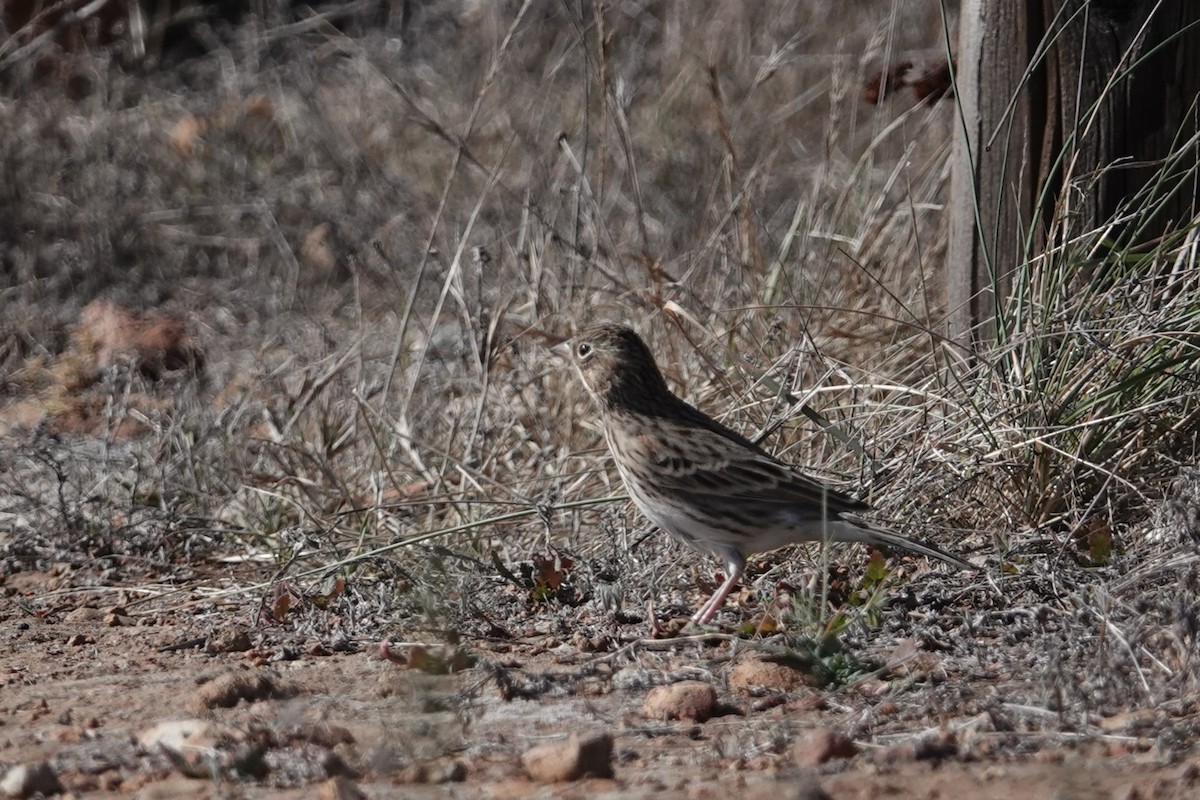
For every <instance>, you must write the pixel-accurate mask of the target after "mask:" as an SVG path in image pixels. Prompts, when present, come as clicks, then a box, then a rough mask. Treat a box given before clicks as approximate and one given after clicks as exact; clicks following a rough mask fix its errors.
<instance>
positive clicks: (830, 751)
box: [792, 728, 858, 767]
mask: <svg viewBox="0 0 1200 800" xmlns="http://www.w3.org/2000/svg"><path fill="white" fill-rule="evenodd" d="M857 753H858V746H857V745H855V744H854V742H852V741H851V740H850V739H848V738H846V737H845V736H843V735H842V734H840V733H837V732H836V731H831V730H829V729H828V728H814V729H813V730H811V731H809V732H808V733H806V734H804V735H803V736H801V737H800V738H799V739H797V740H796V744H795V745H793V747H792V760H793V761H794V762H795V764H796V766H798V767H815V766H817V765H819V764H824V763H825V762H827V761H832V760H833V759H835V758H850V757H851V756H854V755H855V754H857Z"/></svg>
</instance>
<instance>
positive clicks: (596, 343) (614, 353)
mask: <svg viewBox="0 0 1200 800" xmlns="http://www.w3.org/2000/svg"><path fill="white" fill-rule="evenodd" d="M554 352H555V353H556V354H558V355H560V356H562V357H564V358H566V359H567V360H569V361H570V362H571V363H572V364H573V365H574V366H575V371H576V372H578V373H579V378H580V380H582V381H583V385H584V387H585V388H586V389H587V391H588V394H590V395H591V396H592V399H593V400H595V401H596V403H597V404H598V405H599V406H600V407H601V408H602V409H604V410H612V409H615V408H626V409H634V408H636V409H641V408H644V407H645V406H646V405H647V404H657V403H659V402H661V401H662V400H663V395H666V396H667V397H670V396H671V395H670V390H669V389H667V384H666V381H664V380H663V377H662V373H661V372H659V371H658V366H657V365H656V364H655V363H654V356H653V355H651V353H650V348H649V347H647V346H646V343H645V342H643V341H642V339H641V337H640V336H638V335H637V334H636V333H634V332H633V331H632V330H631V329H629V328H626V327H625V326H623V325H614V324H611V323H602V324H600V325H594V326H592V327H590V328H587V329H586V330H583V331H581V332H580V333H579V334H578V335H577V336H575V337H574V338H572V339H568V340H567V341H565V342H563V343H562V344H559V345H557V346H555V347H554Z"/></svg>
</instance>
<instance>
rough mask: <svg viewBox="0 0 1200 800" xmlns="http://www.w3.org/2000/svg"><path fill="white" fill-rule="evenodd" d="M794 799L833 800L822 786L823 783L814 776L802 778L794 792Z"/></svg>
mask: <svg viewBox="0 0 1200 800" xmlns="http://www.w3.org/2000/svg"><path fill="white" fill-rule="evenodd" d="M792 800H833V798H832V797H830V796H829V793H828V792H826V791H825V790H824V789H822V788H821V783H820V781H818V780H817V779H816V778H814V777H812V776H806V777H805V778H802V779H801V780H800V781H799V782H798V783H797V784H796V787H795V790H794V791H793V792H792Z"/></svg>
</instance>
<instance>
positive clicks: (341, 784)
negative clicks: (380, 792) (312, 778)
mask: <svg viewBox="0 0 1200 800" xmlns="http://www.w3.org/2000/svg"><path fill="white" fill-rule="evenodd" d="M317 797H319V798H320V800H366V795H365V794H363V790H362V789H360V788H358V785H357V784H356V783H355V782H354V781H352V780H350V779H349V778H347V777H345V776H344V775H338V776H336V777H333V778H330V779H329V780H327V781H325V782H324V783H322V784H321V788H320V789H318V790H317Z"/></svg>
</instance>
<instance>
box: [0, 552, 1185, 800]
mask: <svg viewBox="0 0 1200 800" xmlns="http://www.w3.org/2000/svg"><path fill="white" fill-rule="evenodd" d="M18 578H19V579H17V578H14V579H10V580H9V582H8V584H7V592H8V595H9V600H8V601H7V602H6V603H5V605H4V610H3V611H2V612H0V616H2V619H0V622H2V625H3V628H2V629H3V636H4V639H5V643H4V648H3V654H0V670H2V673H3V675H4V687H3V692H2V693H0V698H2V699H0V722H2V726H0V759H2V760H3V762H4V763H5V764H8V765H14V764H31V763H37V762H46V763H48V764H50V765H52V767H53V771H54V773H55V774H56V775H57V777H58V780H59V781H60V782H61V786H62V788H63V789H64V791H65V792H66V793H67V796H75V797H104V798H109V797H113V798H116V797H128V796H136V797H145V798H150V797H155V798H163V797H253V798H301V797H311V796H314V793H315V792H320V796H322V797H352V796H362V795H361V794H355V793H356V792H361V793H364V794H365V796H367V797H400V796H402V797H428V798H443V797H445V798H450V797H481V798H520V797H578V798H591V797H668V798H676V797H677V798H689V799H692V798H719V797H726V796H729V795H730V794H731V793H737V794H738V795H739V796H741V797H744V798H748V799H749V798H774V797H779V796H781V793H782V796H785V797H794V798H820V797H831V798H837V799H838V800H841V799H843V798H845V799H847V800H848V799H849V798H877V797H878V798H885V797H894V798H955V797H970V798H981V799H984V798H997V800H1000V799H1007V798H1013V797H1020V798H1063V799H1066V798H1073V799H1078V800H1085V799H1088V798H1104V799H1105V800H1107V799H1108V798H1121V799H1122V800H1126V799H1132V798H1184V797H1193V796H1195V792H1196V791H1200V761H1198V760H1197V759H1196V758H1195V756H1193V755H1184V756H1179V755H1172V754H1170V753H1164V752H1163V751H1162V750H1161V749H1160V747H1159V746H1158V745H1157V744H1156V742H1155V741H1154V739H1153V737H1152V736H1150V735H1149V734H1148V727H1149V725H1150V720H1148V719H1147V718H1146V715H1144V714H1142V715H1138V714H1127V715H1120V716H1118V717H1114V718H1111V719H1106V720H1102V721H1100V722H1099V728H1097V729H1096V730H1095V731H1094V732H1093V733H1090V734H1088V735H1078V736H1071V735H1059V736H1053V735H1046V734H1044V733H1038V732H1035V731H1034V730H1033V729H1032V728H1030V729H1029V730H1027V731H1023V730H1022V725H1021V724H1020V722H1019V720H1018V721H1017V723H1016V724H1005V723H1003V722H1002V719H1003V718H1004V715H1005V712H1004V711H1002V709H1004V708H1005V704H1004V703H1003V702H1002V698H1001V697H998V696H997V693H998V689H999V688H1000V686H1001V681H1000V680H999V677H1000V676H998V675H995V674H991V675H989V674H987V670H986V669H985V668H982V665H981V668H980V669H978V670H977V671H975V674H973V675H972V674H960V671H961V667H956V666H955V661H956V660H955V659H951V658H945V659H943V658H941V657H939V656H938V655H937V654H935V653H929V652H921V653H919V654H918V655H917V656H916V657H915V658H912V659H911V660H910V661H909V662H908V664H907V666H905V667H903V668H900V669H898V670H895V671H893V673H892V675H893V677H892V679H891V680H887V681H884V680H875V679H871V678H868V679H865V680H862V681H859V682H857V683H855V684H852V685H850V686H847V687H844V688H840V689H833V690H820V689H813V688H809V687H806V686H799V687H796V686H795V685H792V686H791V688H790V690H782V689H780V688H779V687H770V686H768V687H766V688H761V687H760V688H758V689H747V688H746V687H745V686H743V685H742V683H744V681H740V680H739V679H738V678H737V677H734V676H735V675H736V674H737V671H736V670H735V669H733V667H735V666H736V665H737V664H741V663H744V662H745V661H747V659H749V658H750V656H751V655H752V653H751V651H753V650H754V649H755V646H754V645H753V644H752V643H750V642H746V641H744V640H740V639H738V638H737V637H729V636H720V635H713V636H710V637H690V636H684V637H680V638H676V639H667V640H636V639H631V640H630V641H628V642H626V643H624V644H622V645H621V646H619V647H614V648H612V649H610V650H609V652H603V653H594V652H583V651H581V649H580V648H578V647H576V646H573V645H571V644H570V643H565V642H562V641H559V640H557V639H556V638H555V637H553V636H530V637H525V638H524V639H522V640H520V641H510V642H501V641H491V642H488V641H483V640H480V641H472V642H464V643H461V644H460V645H459V647H458V648H456V649H450V650H446V649H445V648H443V649H441V650H439V648H438V646H437V645H431V646H430V647H429V648H428V652H427V653H426V651H425V650H424V649H420V650H418V649H414V647H413V646H412V644H411V643H393V644H390V645H389V646H388V647H387V648H386V649H385V648H381V647H379V646H378V645H376V644H373V643H365V642H363V643H349V642H347V643H343V644H342V645H340V646H339V647H336V648H329V647H327V646H324V645H322V644H320V643H318V642H317V641H316V640H315V639H305V638H304V637H299V636H297V635H295V634H286V633H284V632H283V631H282V630H281V629H279V628H270V627H258V628H254V629H252V628H250V627H249V626H245V627H243V626H239V625H236V624H231V623H230V622H229V619H228V617H229V616H230V615H225V616H226V619H224V620H222V621H220V622H219V623H217V624H216V627H213V624H214V623H213V622H212V620H214V619H218V620H220V619H221V616H220V615H213V614H203V615H201V614H197V615H195V616H194V617H192V616H189V614H188V613H187V612H186V611H182V610H176V611H173V612H170V613H163V614H156V613H138V614H127V613H125V611H124V609H122V608H120V607H116V606H114V607H111V608H108V609H104V608H100V607H97V606H96V605H94V601H95V600H96V599H97V598H96V597H94V596H93V597H87V596H86V595H84V597H83V601H82V602H83V604H79V602H77V601H76V600H75V599H72V597H70V596H66V597H63V598H62V600H61V602H59V603H58V604H56V605H55V606H54V607H52V608H45V609H43V610H42V611H40V612H37V613H29V611H30V610H31V609H32V606H31V605H30V603H29V600H30V595H31V594H38V593H44V592H46V591H47V590H49V591H53V590H54V587H56V586H59V585H61V583H62V581H61V579H60V578H59V577H57V576H54V575H52V574H25V575H22V576H18ZM415 653H425V655H424V656H422V657H420V658H418V657H416V656H415V655H414V654H415ZM448 653H459V654H462V658H461V659H460V658H458V657H456V656H453V655H447V654H448ZM751 660H753V659H751ZM947 670H951V671H952V672H947ZM688 678H691V679H699V680H701V681H711V682H713V683H714V684H715V685H716V686H717V687H718V693H717V703H716V706H715V708H714V709H713V712H712V713H713V716H712V717H711V718H709V719H707V720H705V721H697V720H695V719H667V718H662V719H653V718H650V717H649V716H648V714H647V709H646V707H645V704H646V700H647V695H648V693H649V692H651V691H652V688H651V687H653V686H656V685H662V684H668V683H672V682H678V681H680V680H681V679H688ZM750 680H751V682H753V681H754V680H756V679H753V678H751V679H750ZM762 682H763V683H767V684H769V683H771V682H772V679H771V678H770V677H767V678H764V679H763V680H762ZM735 685H736V686H737V687H738V688H733V687H734V686H735ZM1025 712H1026V713H1029V714H1034V713H1036V709H1026V710H1025ZM1019 713H1020V710H1019V709H1016V708H1014V707H1008V708H1007V714H1008V716H1009V718H1010V720H1011V719H1015V718H1016V717H1017V716H1018V715H1019ZM1151 716H1153V715H1151ZM160 723H188V724H190V725H192V726H198V727H201V728H203V731H201V732H200V733H199V734H196V737H195V738H193V739H189V740H187V743H186V744H179V743H177V742H174V741H173V740H171V739H170V738H169V737H164V738H162V739H161V741H159V740H151V739H150V738H148V737H149V736H150V735H151V732H152V731H153V730H154V728H155V726H158V725H159V724H160ZM930 726H932V727H930ZM1034 727H1036V726H1034ZM812 731H820V732H821V733H819V734H815V735H814V734H813V733H812ZM854 731H861V732H866V731H870V732H871V733H870V736H869V737H867V736H863V737H862V738H861V739H858V740H857V741H855V744H854V746H853V747H851V748H850V750H851V751H854V752H842V751H839V750H838V748H836V747H834V748H828V749H829V751H830V752H824V750H823V745H821V744H820V743H819V742H818V741H817V740H816V739H814V736H816V737H817V739H820V737H822V736H826V735H828V734H829V733H832V734H840V733H842V732H854ZM587 732H591V733H596V732H599V733H605V734H608V735H610V736H611V737H612V742H613V749H612V754H611V760H610V762H609V763H610V767H611V777H588V776H585V777H582V778H579V779H575V780H570V781H565V782H556V783H545V782H538V781H535V780H531V778H530V777H529V775H528V774H527V772H526V770H525V769H524V768H523V766H522V754H524V753H525V752H527V751H529V750H530V749H532V748H534V747H536V746H538V745H542V744H546V743H553V742H559V741H562V740H563V739H565V738H566V737H568V736H569V735H571V734H572V733H576V734H580V733H587ZM848 738H856V737H854V734H853V733H851V734H850V736H849V737H848ZM867 738H869V741H867V740H866V739H867ZM842 756H845V757H842ZM814 761H816V762H820V763H813V762H814Z"/></svg>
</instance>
